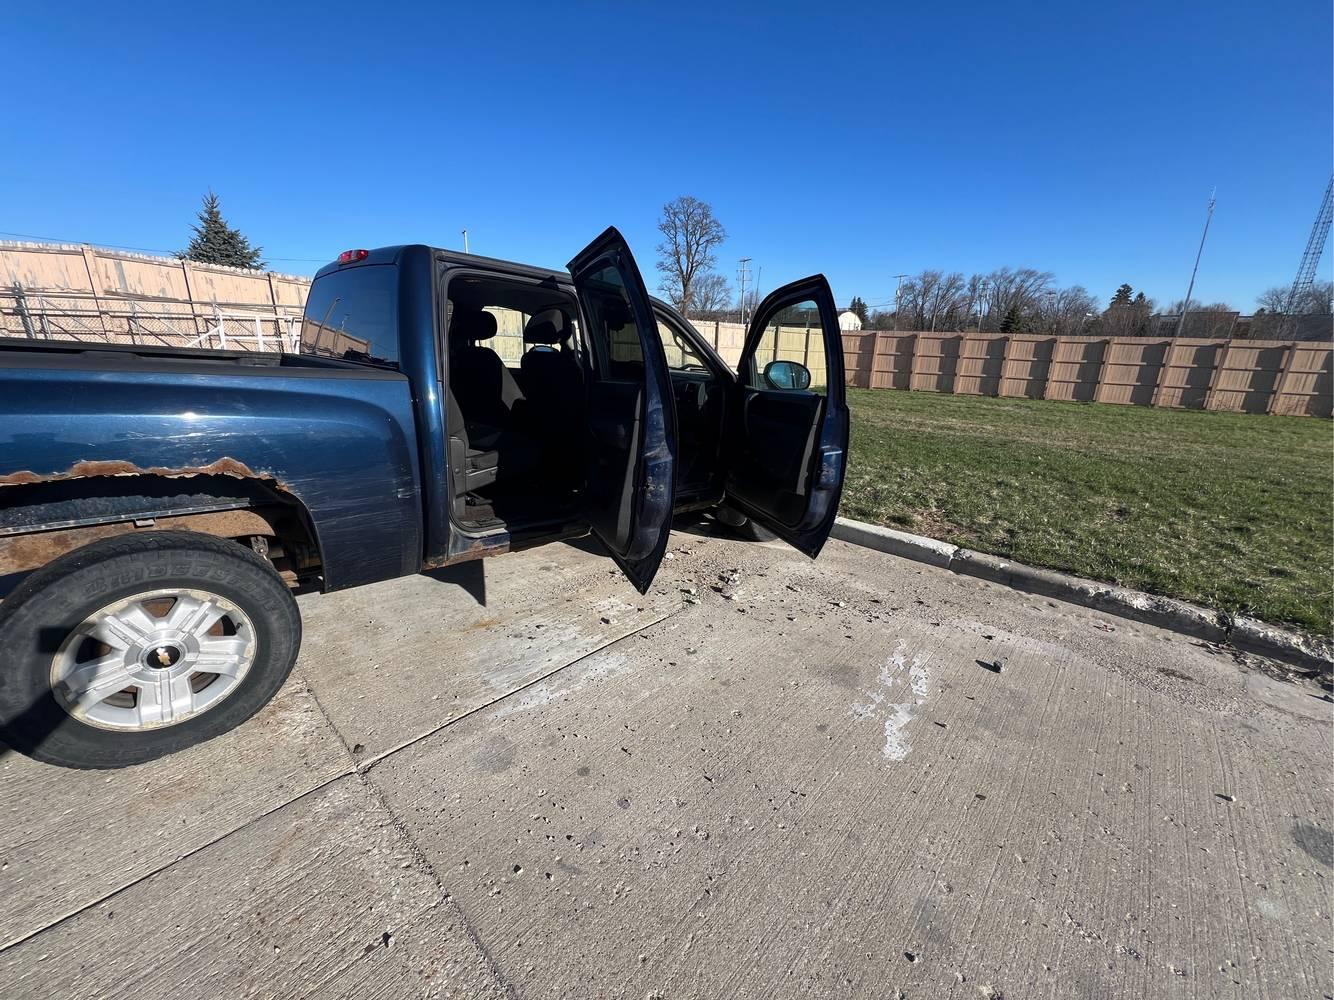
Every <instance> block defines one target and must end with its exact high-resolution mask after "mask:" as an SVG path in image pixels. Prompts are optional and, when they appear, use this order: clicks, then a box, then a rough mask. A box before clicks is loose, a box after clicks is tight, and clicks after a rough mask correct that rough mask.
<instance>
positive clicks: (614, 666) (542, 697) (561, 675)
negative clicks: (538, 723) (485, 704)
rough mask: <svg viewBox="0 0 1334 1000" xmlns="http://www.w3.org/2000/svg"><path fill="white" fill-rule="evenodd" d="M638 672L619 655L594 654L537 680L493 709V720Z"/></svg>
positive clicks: (549, 703)
mask: <svg viewBox="0 0 1334 1000" xmlns="http://www.w3.org/2000/svg"><path fill="white" fill-rule="evenodd" d="M634 669H635V663H634V662H633V661H631V660H629V659H627V658H626V657H624V656H622V655H620V654H619V653H614V652H608V651H605V650H604V651H602V652H600V653H595V654H593V656H591V657H589V658H588V659H587V660H584V661H583V662H581V663H577V664H575V665H574V666H572V667H570V668H569V669H568V670H561V671H559V672H557V673H555V674H554V675H553V676H551V677H547V678H545V679H544V680H541V681H538V682H537V683H536V684H534V685H533V686H532V687H529V688H526V689H524V690H523V691H521V692H518V693H516V694H513V695H510V696H509V697H508V698H506V699H505V700H504V701H502V702H500V703H499V704H498V705H496V706H495V707H494V708H493V709H492V710H491V717H492V718H493V719H503V718H505V717H506V716H510V715H514V714H516V713H518V712H526V711H528V710H530V709H534V708H544V707H546V706H547V705H552V704H555V703H556V702H558V701H564V700H565V699H566V698H568V697H570V696H571V695H573V694H575V693H576V692H579V691H582V690H583V689H584V688H586V687H588V686H589V685H590V684H594V683H596V682H598V681H601V680H605V679H607V678H611V677H618V676H620V675H621V674H626V673H629V672H631V671H633V670H634Z"/></svg>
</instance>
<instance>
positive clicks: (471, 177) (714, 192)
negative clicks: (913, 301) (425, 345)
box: [0, 0, 1334, 310]
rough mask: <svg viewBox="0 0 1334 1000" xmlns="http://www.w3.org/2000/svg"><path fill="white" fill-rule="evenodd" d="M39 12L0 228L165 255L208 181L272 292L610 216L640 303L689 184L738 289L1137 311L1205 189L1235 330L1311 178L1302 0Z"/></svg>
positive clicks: (1161, 294) (1317, 174)
mask: <svg viewBox="0 0 1334 1000" xmlns="http://www.w3.org/2000/svg"><path fill="white" fill-rule="evenodd" d="M38 6H39V5H22V9H21V10H14V11H10V12H8V13H7V14H6V15H5V27H4V30H3V33H2V34H0V60H3V63H4V65H5V66H6V69H7V75H8V78H9V80H10V93H11V94H15V93H17V94H18V95H19V99H17V100H12V101H10V102H9V103H8V104H7V106H6V108H5V114H4V118H5V120H6V124H7V128H6V133H7V135H6V140H7V141H6V147H7V155H5V156H3V157H0V230H3V231H4V232H5V233H23V234H33V235H37V236H43V237H55V238H59V239H68V240H76V241H87V242H95V243H104V244H121V245H127V246H132V247H143V248H147V249H152V250H171V249H175V248H178V247H180V246H183V245H184V244H185V242H186V240H187V238H188V235H189V233H188V224H189V222H190V221H191V220H192V218H193V215H194V213H195V212H196V210H197V208H198V205H199V199H200V196H201V195H202V194H203V192H204V191H205V189H206V188H208V187H209V186H212V187H213V189H214V190H216V191H217V192H218V194H219V196H220V197H221V199H222V206H223V211H224V214H225V215H226V216H227V218H228V219H229V221H230V222H232V224H234V225H236V226H238V227H239V228H241V229H242V230H243V231H244V232H245V233H246V234H247V235H248V236H250V237H251V239H252V240H254V241H256V242H258V243H260V244H262V245H263V246H264V248H265V252H266V256H267V257H268V258H269V259H270V265H271V266H272V267H273V268H274V269H276V270H285V271H293V272H297V273H311V272H313V271H314V270H315V269H316V268H317V267H318V266H319V263H318V262H320V261H327V260H328V259H330V258H332V257H333V256H335V255H336V254H337V253H338V252H339V251H340V250H342V249H345V248H347V247H354V246H377V245H385V244H390V243H401V242H428V243H435V244H438V245H444V246H457V245H459V243H460V237H459V230H460V229H462V228H464V227H467V229H468V230H469V234H470V242H471V248H472V250H473V251H474V252H476V253H485V254H488V255H492V256H497V257H506V258H511V259H515V260H521V261H525V262H529V263H535V264H545V265H551V266H562V265H563V264H564V262H565V261H567V260H568V259H569V258H570V257H571V256H572V255H573V254H574V252H575V251H577V250H578V249H579V248H580V247H581V246H583V244H585V243H586V242H588V240H590V239H591V238H592V237H593V236H595V235H596V234H597V233H598V232H599V231H600V230H601V229H602V228H603V227H604V226H606V225H608V224H613V225H616V226H617V227H618V228H620V229H621V231H622V232H624V233H625V235H626V236H627V238H628V239H629V240H630V244H631V246H632V248H634V249H635V251H636V253H637V256H638V258H639V261H640V265H641V267H642V269H643V270H644V272H645V277H646V279H647V280H648V282H649V284H650V285H655V284H656V275H655V274H654V272H653V269H652V263H653V259H654V256H655V255H654V246H655V245H656V243H657V242H658V234H657V232H656V230H655V221H656V219H657V216H658V211H659V209H660V207H661V205H662V204H663V203H664V202H665V201H667V200H669V199H671V198H673V197H675V196H677V195H680V194H693V195H695V196H696V197H699V198H702V199H704V200H706V201H709V202H711V203H712V204H713V206H714V208H715V210H716V211H717V214H718V215H719V217H720V218H721V220H722V222H723V223H724V225H725V226H726V228H727V231H728V235H729V238H728V241H727V243H726V244H725V245H724V247H723V249H722V253H721V255H720V256H721V258H722V260H721V267H720V270H722V271H723V273H725V274H726V275H727V276H728V277H729V279H731V278H732V277H733V276H734V274H733V272H734V270H735V263H734V262H735V260H736V258H737V257H740V256H749V257H753V258H754V260H755V265H758V266H759V267H761V268H762V278H763V283H764V286H765V287H766V288H772V287H773V286H774V285H775V284H777V283H780V282H783V281H787V280H791V279H794V278H797V277H800V276H803V275H805V274H808V273H811V272H813V271H823V272H824V273H826V274H827V275H828V276H829V278H830V280H831V281H832V283H833V286H834V291H835V294H836V295H837V296H838V297H839V299H840V300H847V299H849V298H851V296H853V295H861V296H862V297H863V298H865V299H866V300H867V301H869V302H871V303H873V304H875V303H879V302H884V301H887V300H889V299H891V298H892V295H893V287H894V281H893V278H892V275H894V274H897V273H900V272H915V271H918V270H920V269H922V268H924V267H935V268H942V269H946V270H960V271H964V272H965V273H967V272H970V271H973V270H990V269H992V268H994V267H998V266H1001V265H1010V266H1031V267H1037V268H1041V269H1045V270H1051V271H1054V272H1055V273H1056V275H1057V278H1058V280H1059V281H1061V282H1062V283H1065V284H1075V283H1078V284H1083V285H1085V286H1086V287H1088V288H1089V290H1090V291H1092V292H1093V293H1095V294H1096V295H1097V296H1098V297H1100V298H1106V297H1109V296H1110V295H1111V292H1112V291H1113V289H1114V288H1115V287H1116V285H1117V284H1119V283H1120V282H1122V281H1129V282H1130V283H1131V284H1133V285H1134V286H1135V287H1136V288H1137V289H1143V290H1144V291H1145V292H1146V293H1147V294H1148V295H1150V296H1151V297H1153V298H1156V299H1158V300H1159V301H1160V302H1161V303H1166V302H1167V301H1169V300H1172V299H1176V298H1180V297H1181V296H1182V295H1183V294H1184V290H1185V284H1186V281H1187V279H1188V277H1189V272H1190V266H1191V262H1192V259H1193V257H1194V253H1195V248H1196V244H1197V242H1198V239H1199V233H1200V227H1201V225H1202V223H1203V219H1204V210H1205V204H1206V202H1207V200H1208V196H1209V191H1210V189H1211V188H1212V187H1213V186H1214V185H1217V187H1218V210H1217V214H1216V216H1215V218H1214V224H1213V228H1212V230H1211V232H1210V236H1209V243H1208V245H1207V247H1206V249H1205V253H1204V261H1203V264H1202V266H1201V271H1200V279H1199V281H1198V282H1197V286H1196V297H1197V298H1200V299H1204V300H1206V301H1214V300H1219V299H1221V300H1225V301H1228V302H1231V303H1232V304H1233V305H1234V306H1236V307H1238V308H1242V309H1246V310H1249V309H1250V308H1251V307H1252V305H1253V304H1254V299H1255V296H1256V295H1257V294H1258V293H1259V292H1261V291H1262V290H1264V289H1265V288H1267V287H1270V286H1273V285H1279V284H1284V283H1286V282H1288V281H1290V280H1291V278H1292V274H1293V272H1294V270H1295V268H1296V266H1297V262H1298V258H1299V256H1300V253H1301V250H1302V247H1303V246H1304V244H1305V241H1306V237H1307V233H1308V230H1309V227H1310V225H1311V221H1312V219H1313V217H1314V215H1315V211H1316V208H1317V203H1318V200H1319V198H1320V195H1321V194H1322V192H1323V190H1324V186H1325V184H1326V182H1327V181H1328V179H1329V173H1330V169H1331V160H1332V159H1334V153H1332V152H1331V149H1332V147H1334V135H1332V134H1331V132H1332V126H1331V120H1332V118H1334V107H1332V105H1331V89H1332V74H1334V70H1332V69H1331V8H1330V4H1329V2H1328V0H1302V2H1291V3H1289V2H1276V3H1275V2H1271V3H1267V4H1264V5H1261V4H1257V3H1246V4H1242V3H1231V2H1214V3H1188V4H1160V3H1147V4H1142V5H1140V4H1120V5H1102V4H1097V5H1095V4H1085V3H1069V4H1065V5H1054V4H1052V5H1048V4H1023V3H1011V4H994V3H973V4H969V3H959V4H956V5H949V4H901V5H899V4H888V3H881V4H867V5H864V6H855V5H840V4H816V3H805V4H793V5H785V4H769V5H766V4H758V3H746V4H738V5H736V6H731V5H729V4H726V3H722V2H714V3H709V4H700V5H692V4H687V3H673V4H662V5H659V6H650V5H647V4H635V3H624V2H622V3H597V4H571V5H569V6H566V7H562V5H557V4H538V5H533V6H528V5H524V4H517V3H508V4H506V3H491V4H467V5H461V4H460V5H455V4H449V3H439V2H437V3H422V4H415V5H414V4H404V5H394V4H390V3H384V2H375V3H372V2H363V3H354V4H342V3H333V2H329V3H321V4H309V5H303V4H299V3H277V4H273V3H271V4H265V5H249V4H245V3H229V4H227V5H226V6H225V7H223V6H220V5H210V4H199V5H191V4H170V5H165V4H164V5H159V6H154V5H151V4H147V3H134V4H124V5H121V4H105V3H96V4H86V5H80V4H77V3H76V4H62V5H60V6H59V14H58V15H56V14H52V15H49V16H43V15H39V14H34V13H31V11H33V10H36V9H37V7H38ZM455 7H457V10H456V9H453V8H455ZM53 9H54V8H53ZM1330 256H1334V255H1328V254H1327V256H1326V258H1325V260H1324V261H1322V265H1321V274H1322V276H1324V277H1328V276H1329V275H1330V273H1331V261H1330Z"/></svg>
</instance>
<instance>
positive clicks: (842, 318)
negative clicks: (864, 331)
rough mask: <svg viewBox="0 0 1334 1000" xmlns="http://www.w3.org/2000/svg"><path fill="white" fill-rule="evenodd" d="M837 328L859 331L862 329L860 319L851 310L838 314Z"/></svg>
mask: <svg viewBox="0 0 1334 1000" xmlns="http://www.w3.org/2000/svg"><path fill="white" fill-rule="evenodd" d="M838 328H839V329H840V330H860V329H861V328H862V321H861V317H859V316H858V315H857V314H856V313H855V312H853V311H852V310H851V309H845V310H843V311H842V312H841V313H839V314H838Z"/></svg>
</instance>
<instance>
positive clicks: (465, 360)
mask: <svg viewBox="0 0 1334 1000" xmlns="http://www.w3.org/2000/svg"><path fill="white" fill-rule="evenodd" d="M495 335H496V317H495V316H494V315H492V314H491V313H489V312H483V311H482V310H480V309H465V308H463V307H456V308H455V310H454V315H453V318H452V319H451V321H450V325H449V343H450V347H451V348H452V350H451V351H450V362H451V371H450V376H449V386H450V392H449V399H448V402H447V410H446V412H447V417H448V420H449V422H450V425H451V426H450V429H449V439H450V440H449V448H450V467H451V468H452V469H453V471H454V486H455V492H456V494H463V493H470V492H472V491H473V490H477V489H481V488H482V487H485V486H490V485H492V484H493V483H496V482H499V481H501V480H502V479H504V480H512V479H520V478H522V477H524V476H526V475H530V474H531V473H532V472H533V470H534V469H535V468H536V467H537V463H538V458H539V455H538V449H537V447H536V445H535V443H534V442H533V440H532V439H531V438H530V437H529V436H528V435H527V434H524V433H522V432H521V431H519V430H516V428H515V427H514V417H513V407H514V404H515V403H516V402H517V401H519V400H520V399H522V394H521V393H520V392H519V388H518V384H517V383H516V382H515V381H514V376H513V375H512V374H510V371H509V369H508V368H506V367H505V363H504V362H503V361H501V360H500V355H498V354H496V352H495V351H493V350H491V348H489V347H484V346H482V343H481V342H482V341H484V340H490V339H491V338H492V337H494V336H495Z"/></svg>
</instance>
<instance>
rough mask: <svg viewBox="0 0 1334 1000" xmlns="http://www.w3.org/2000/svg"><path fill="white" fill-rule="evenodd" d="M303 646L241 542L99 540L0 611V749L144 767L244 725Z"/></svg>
mask: <svg viewBox="0 0 1334 1000" xmlns="http://www.w3.org/2000/svg"><path fill="white" fill-rule="evenodd" d="M215 615H216V616H217V617H216V618H215V617H214V616H215ZM107 640H110V642H108V641H107ZM300 646H301V616H300V613H299V612H298V610H297V606H296V601H295V600H294V599H293V597H292V594H291V591H289V590H288V588H287V586H286V585H285V584H284V583H283V582H282V580H281V579H280V578H279V576H278V574H277V572H275V570H274V569H273V567H272V566H271V565H270V564H269V563H268V562H267V561H266V560H264V559H261V558H260V557H259V556H258V555H256V554H255V553H254V552H252V551H251V550H250V549H248V548H246V547H245V546H243V545H239V544H237V543H236V542H232V541H228V540H226V539H221V538H214V537H212V536H209V535H201V534H195V533H193V532H183V531H155V532H151V533H145V534H141V535H130V536H122V537H117V538H108V539H104V540H103V541H100V542H94V543H93V544H91V545H87V546H85V547H84V548H81V549H77V550H75V551H74V552H70V553H68V554H66V555H64V556H62V557H61V558H59V559H56V560H55V561H54V562H51V563H49V564H48V565H46V566H45V567H43V568H42V569H40V570H38V571H37V572H35V573H33V574H32V575H31V576H30V577H28V578H27V579H26V580H25V581H24V582H23V583H22V584H21V585H20V586H19V587H18V588H17V589H16V590H15V591H14V592H13V593H12V594H11V595H10V596H9V597H8V598H6V599H5V601H4V603H3V604H0V740H3V741H4V742H5V743H7V744H8V745H9V746H10V747H12V748H13V749H15V750H17V751H19V752H20V753H24V754H27V755H28V756H30V757H33V758H35V759H37V760H40V761H45V762H46V763H49V764H57V765H59V766H61V767H76V768H117V767H126V766H128V765H131V764H142V763H144V762H145V761H150V760H154V759H156V758H158V757H161V756H164V755H165V754H170V753H175V752H176V751H178V750H184V749H186V748H187V747H191V746H194V745H196V744H198V743H203V742H205V741H206V740H211V739H213V737H215V736H220V735H222V734H223V733H225V732H228V731H229V730H231V729H234V728H236V727H237V726H239V725H240V724H241V723H242V722H244V721H245V720H246V719H248V718H250V717H251V716H252V715H254V714H255V713H256V712H257V711H259V710H260V708H262V707H263V706H264V705H265V704H266V703H267V702H268V701H269V699H271V698H272V697H273V696H274V695H275V694H276V693H277V692H278V689H279V688H280V687H282V685H283V682H284V681H285V680H286V679H287V675H288V674H289V673H290V672H291V670H292V664H293V663H295V662H296V655H297V651H298V650H299V649H300ZM122 647H123V648H122ZM208 668H214V669H212V670H210V669H208ZM94 680H95V682H94ZM122 682H124V684H125V686H124V687H123V688H117V687H116V685H118V684H121V683H122ZM215 685H220V686H215Z"/></svg>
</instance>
